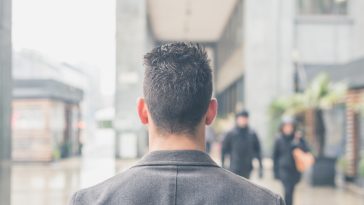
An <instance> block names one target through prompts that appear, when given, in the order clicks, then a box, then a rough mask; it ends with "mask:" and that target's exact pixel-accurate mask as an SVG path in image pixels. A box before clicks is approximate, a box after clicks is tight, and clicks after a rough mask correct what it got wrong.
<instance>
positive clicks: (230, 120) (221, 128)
mask: <svg viewBox="0 0 364 205" xmlns="http://www.w3.org/2000/svg"><path fill="white" fill-rule="evenodd" d="M234 124H235V115H234V114H232V113H231V114H228V115H227V116H226V117H217V118H216V119H215V121H214V124H213V125H212V126H213V129H214V131H215V132H216V134H217V136H221V135H222V134H223V133H225V132H226V131H227V130H229V129H230V128H232V126H234Z"/></svg>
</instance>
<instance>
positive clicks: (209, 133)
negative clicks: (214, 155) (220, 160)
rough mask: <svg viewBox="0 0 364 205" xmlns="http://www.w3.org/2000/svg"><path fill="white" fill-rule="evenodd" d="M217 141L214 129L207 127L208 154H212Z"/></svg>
mask: <svg viewBox="0 0 364 205" xmlns="http://www.w3.org/2000/svg"><path fill="white" fill-rule="evenodd" d="M215 140H216V134H215V130H214V128H212V127H211V126H207V127H206V152H207V153H209V154H210V153H211V149H212V145H213V144H214V142H215Z"/></svg>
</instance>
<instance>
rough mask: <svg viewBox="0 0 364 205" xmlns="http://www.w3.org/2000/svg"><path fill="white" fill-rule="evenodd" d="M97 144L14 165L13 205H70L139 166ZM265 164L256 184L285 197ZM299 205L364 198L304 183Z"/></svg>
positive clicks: (356, 202) (358, 202) (105, 143)
mask: <svg viewBox="0 0 364 205" xmlns="http://www.w3.org/2000/svg"><path fill="white" fill-rule="evenodd" d="M96 140H97V141H98V140H100V141H99V142H97V143H96V144H97V146H95V147H87V148H85V156H84V157H83V158H73V159H68V160H63V161H59V162H53V163H48V164H13V166H12V178H11V185H12V189H11V194H12V195H11V202H12V205H24V204H26V205H49V204H52V205H65V204H68V202H69V199H70V197H71V195H72V193H74V192H75V191H77V190H78V189H80V188H85V187H89V186H92V185H94V184H97V183H99V182H101V181H103V180H105V179H107V178H109V177H111V176H113V175H114V174H115V173H119V172H122V171H123V170H125V169H127V168H128V167H130V166H131V165H132V164H133V163H135V160H121V161H115V160H113V156H114V154H113V151H112V149H111V148H112V147H110V146H112V144H113V138H112V137H109V138H105V137H104V138H102V139H96ZM216 159H217V158H216ZM265 164H266V166H265V168H266V170H265V176H264V178H263V179H258V178H257V176H256V173H254V174H253V175H252V181H254V182H255V183H257V184H259V185H262V186H264V187H267V188H269V189H271V190H273V191H274V192H276V193H279V194H281V193H282V187H281V185H280V183H279V182H277V181H275V180H273V179H272V175H271V162H270V161H269V160H266V161H265ZM295 201H296V202H297V203H296V204H295V205H323V204H330V205H336V204H337V205H346V204H347V205H364V198H363V197H362V196H359V195H357V194H354V193H352V192H348V191H346V190H345V189H343V188H331V187H320V188H317V187H311V186H310V185H308V184H307V183H305V182H304V181H303V182H301V183H300V184H299V186H298V188H297V191H296V195H295ZM0 204H1V200H0Z"/></svg>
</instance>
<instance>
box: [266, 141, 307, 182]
mask: <svg viewBox="0 0 364 205" xmlns="http://www.w3.org/2000/svg"><path fill="white" fill-rule="evenodd" d="M296 147H299V148H301V149H302V150H303V151H305V152H307V151H309V149H308V146H307V143H306V141H305V140H304V139H303V138H300V140H299V141H297V140H294V137H293V136H287V137H286V136H283V135H280V136H279V137H278V138H277V140H276V142H275V145H274V151H273V162H274V176H275V178H276V179H280V180H281V181H283V182H286V183H290V184H296V183H298V182H299V181H300V178H301V173H300V172H299V171H298V170H297V168H296V164H295V161H294V158H293V154H292V151H293V149H294V148H296Z"/></svg>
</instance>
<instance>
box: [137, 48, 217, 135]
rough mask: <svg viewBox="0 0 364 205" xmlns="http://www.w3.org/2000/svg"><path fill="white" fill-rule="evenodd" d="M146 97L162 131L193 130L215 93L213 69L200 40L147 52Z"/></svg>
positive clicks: (192, 131)
mask: <svg viewBox="0 0 364 205" xmlns="http://www.w3.org/2000/svg"><path fill="white" fill-rule="evenodd" d="M144 61H145V62H144V63H145V67H146V68H145V77H144V86H143V90H144V97H145V101H146V104H147V106H148V110H149V113H150V115H151V118H152V119H153V122H154V123H155V125H156V127H157V128H158V130H159V131H161V132H163V133H167V134H183V133H184V134H193V133H194V132H195V129H196V127H197V126H198V124H199V123H200V122H201V120H202V118H203V116H204V115H205V114H206V112H207V109H208V107H209V103H210V100H211V95H212V71H211V68H210V65H209V61H208V58H207V54H206V51H205V49H203V48H202V47H201V46H200V45H199V44H192V43H182V42H180V43H170V44H165V45H162V46H160V47H157V48H155V49H153V50H152V51H151V52H150V53H147V54H146V55H145V56H144Z"/></svg>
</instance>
